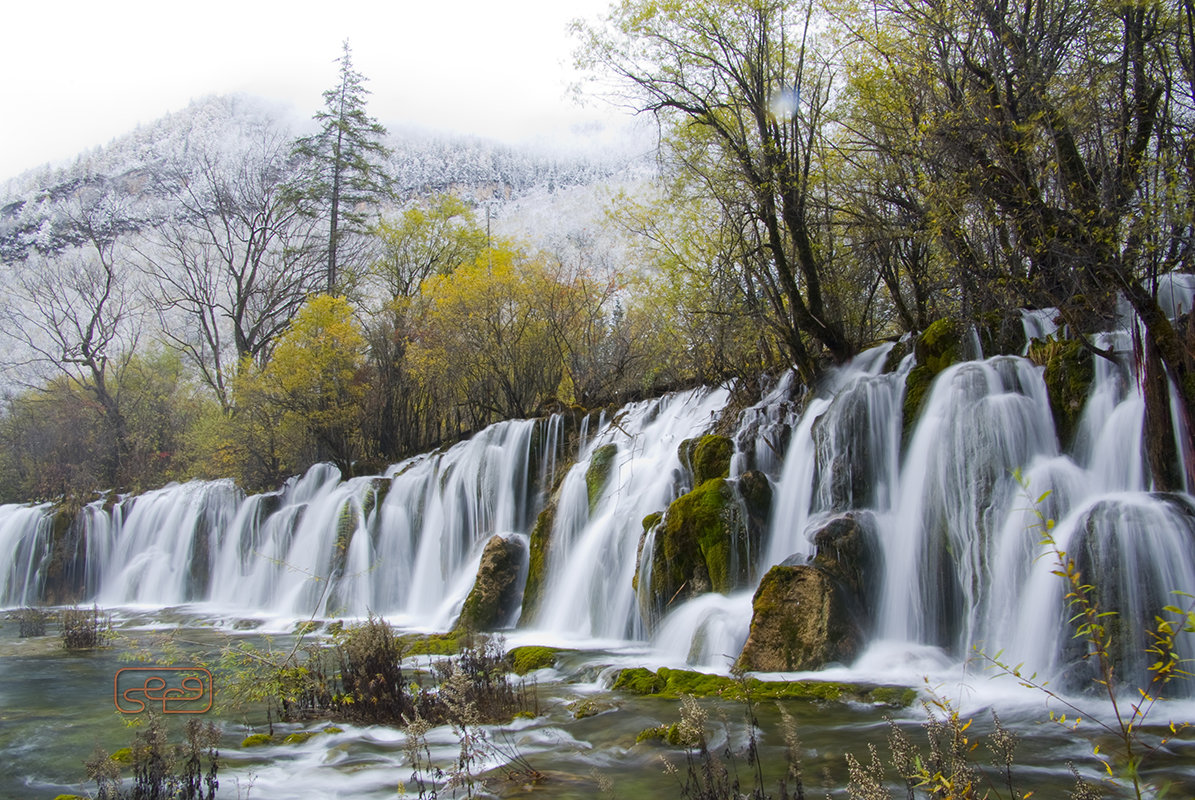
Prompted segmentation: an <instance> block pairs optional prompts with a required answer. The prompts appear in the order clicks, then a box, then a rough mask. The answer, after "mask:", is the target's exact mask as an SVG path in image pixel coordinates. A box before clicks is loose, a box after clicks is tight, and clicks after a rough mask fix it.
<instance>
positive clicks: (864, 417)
mask: <svg viewBox="0 0 1195 800" xmlns="http://www.w3.org/2000/svg"><path fill="white" fill-rule="evenodd" d="M1180 288H1181V287H1180ZM1176 294H1177V293H1176ZM1174 302H1175V305H1176V306H1177V305H1181V301H1180V300H1175V301H1174ZM1030 320H1032V324H1031V323H1030ZM1025 325H1026V328H1027V329H1028V328H1030V327H1032V328H1033V329H1034V330H1037V329H1039V328H1042V329H1044V328H1043V326H1044V325H1045V317H1044V316H1042V315H1039V316H1032V317H1029V316H1027V317H1026V322H1025ZM1127 339H1128V337H1127V336H1126V335H1123V334H1121V335H1117V336H1112V335H1109V336H1106V337H1104V338H1102V339H1101V340H1100V341H1099V342H1098V344H1099V346H1100V347H1102V348H1112V349H1117V350H1119V351H1121V352H1123V351H1124V350H1125V349H1127V347H1128V342H1127ZM889 356H890V352H889V348H881V349H877V350H873V351H869V352H868V353H865V354H864V355H863V356H861V357H860V358H858V359H856V360H855V361H854V362H853V363H851V364H848V365H845V366H843V367H840V368H837V369H835V370H832V371H831V372H830V373H829V374H828V375H827V377H826V378H825V380H824V381H823V383H822V384H821V385H820V386H818V387H816V388H815V389H813V390H811V391H810V393H809V394H808V396H806V397H805V398H804V399H803V406H804V407H803V409H802V410H801V412H800V413H797V411H796V408H795V404H794V401H793V400H792V399H791V398H792V396H793V395H794V388H793V387H794V378H793V377H792V376H791V375H788V376H784V377H782V378H781V379H780V380H779V381H778V382H777V383H776V385H775V387H774V388H773V389H772V390H771V391H770V392H769V393H768V394H767V396H766V397H765V398H764V400H762V401H761V402H760V403H759V404H757V405H756V406H755V407H753V408H751V409H749V410H748V411H747V412H746V413H744V414H743V415H742V418H741V427H740V429H739V431H738V432H737V433H736V435H735V437H734V441H735V443H736V452H735V453H734V455H733V457H732V459H731V467H730V481H731V483H734V482H735V481H737V480H741V479H743V478H744V476H745V475H746V474H747V473H748V472H749V471H752V470H755V471H758V472H759V473H762V474H763V475H765V476H766V477H767V479H768V481H770V483H771V484H772V487H773V490H774V493H773V501H772V506H771V516H770V520H769V521H768V525H767V531H766V536H765V538H764V539H763V542H762V551H761V552H760V553H759V555H758V562H757V563H756V564H755V569H754V570H753V574H754V575H755V576H762V575H763V574H764V573H765V572H766V571H767V570H768V568H770V567H771V566H773V565H776V564H780V563H781V562H784V561H785V560H786V559H795V560H796V561H797V562H800V561H802V560H804V559H807V558H809V557H811V556H813V554H814V543H813V542H812V538H811V537H812V535H813V533H814V532H816V530H817V529H818V528H819V527H820V526H821V524H822V523H824V522H827V521H829V520H830V519H831V518H833V517H834V516H835V515H838V514H842V513H845V512H848V511H849V512H860V511H866V512H869V513H868V519H869V520H870V522H869V524H872V525H873V527H874V532H875V535H876V540H877V542H878V544H877V545H876V547H877V548H878V551H879V552H877V553H876V554H875V556H876V557H875V558H874V559H873V561H872V563H873V564H874V565H876V566H875V569H876V570H877V571H876V573H875V574H872V575H870V576H869V582H870V583H871V584H872V585H873V587H874V591H875V600H874V607H871V608H870V611H871V612H872V613H873V616H874V618H873V619H871V620H870V629H869V631H868V632H869V635H870V637H871V641H872V642H873V643H874V644H875V646H876V647H881V646H882V647H884V648H889V650H887V651H886V652H892V649H893V648H895V649H899V648H900V647H906V648H909V649H916V648H925V647H937V648H940V649H941V652H942V653H944V654H946V655H948V656H949V657H950V658H954V659H960V658H963V657H965V656H966V655H967V654H968V652H969V651H970V649H971V648H973V647H979V648H982V649H983V650H984V651H985V652H995V651H998V650H1003V651H1005V652H1006V654H1007V655H1008V657H1010V658H1014V659H1015V660H1016V661H1024V662H1026V663H1027V664H1028V665H1030V667H1031V668H1033V669H1038V670H1041V671H1043V672H1044V673H1050V672H1053V673H1058V674H1070V673H1074V672H1076V670H1077V669H1078V667H1077V666H1076V665H1078V664H1080V663H1081V655H1082V654H1081V653H1077V652H1076V651H1074V649H1073V645H1068V644H1067V643H1068V642H1069V636H1068V635H1067V634H1066V633H1065V631H1063V630H1062V628H1063V627H1064V625H1063V622H1064V620H1065V619H1066V616H1067V615H1066V607H1065V603H1064V601H1063V598H1062V594H1063V592H1062V587H1061V585H1060V582H1059V580H1058V579H1057V577H1056V576H1053V575H1052V574H1051V569H1052V567H1053V565H1054V559H1055V556H1054V554H1053V553H1052V551H1051V549H1050V547H1049V546H1048V545H1047V544H1043V543H1042V529H1041V527H1040V526H1041V524H1042V522H1043V520H1044V519H1051V520H1056V521H1057V527H1056V528H1055V538H1056V541H1057V543H1058V547H1060V548H1061V549H1063V550H1066V551H1067V552H1068V553H1071V554H1072V555H1073V556H1074V557H1075V558H1077V559H1079V560H1080V562H1081V563H1082V564H1084V565H1086V568H1087V569H1092V570H1097V571H1099V572H1101V573H1104V572H1107V573H1110V577H1109V579H1108V580H1109V586H1108V588H1107V590H1106V593H1104V594H1101V597H1100V599H1101V602H1102V603H1106V604H1108V605H1109V606H1115V607H1116V608H1117V609H1119V610H1121V613H1123V614H1124V615H1126V617H1128V618H1131V619H1145V620H1148V619H1150V618H1151V615H1152V614H1153V613H1155V612H1156V610H1157V609H1159V608H1160V607H1161V606H1162V605H1165V604H1167V603H1168V602H1169V601H1168V600H1167V599H1166V598H1167V596H1166V593H1167V592H1169V591H1171V590H1184V591H1192V590H1195V585H1193V584H1195V565H1193V564H1192V560H1191V553H1192V550H1193V549H1195V548H1193V546H1192V542H1193V541H1195V512H1193V511H1192V501H1191V498H1189V497H1188V496H1186V495H1170V496H1158V495H1154V494H1150V493H1149V477H1148V471H1147V469H1146V465H1145V461H1144V458H1143V457H1142V435H1143V434H1142V430H1143V425H1142V419H1143V415H1144V403H1143V402H1142V400H1141V394H1140V391H1139V389H1138V388H1137V387H1136V385H1135V383H1134V381H1133V372H1132V369H1131V368H1130V367H1129V366H1128V365H1127V364H1126V363H1115V362H1112V361H1109V360H1107V359H1102V358H1096V359H1095V360H1094V363H1095V368H1094V370H1093V373H1094V380H1093V382H1092V385H1091V389H1090V392H1089V394H1088V397H1087V400H1086V404H1085V406H1084V412H1083V414H1082V416H1081V418H1080V420H1079V422H1078V424H1077V425H1075V426H1074V431H1075V432H1074V436H1073V442H1062V443H1059V441H1058V436H1057V434H1056V432H1055V427H1054V420H1053V417H1052V414H1051V410H1050V405H1049V402H1048V399H1047V393H1046V387H1045V383H1044V380H1043V376H1042V370H1041V368H1040V367H1036V366H1034V365H1033V364H1032V363H1031V362H1030V361H1028V360H1027V359H1026V358H1022V357H1013V356H997V357H995V358H991V359H987V360H983V361H972V362H964V363H959V364H955V365H953V366H951V367H948V368H946V369H945V370H943V371H942V372H941V374H939V375H938V377H937V378H936V379H935V381H934V383H933V384H932V386H931V387H930V389H929V391H928V393H927V395H926V397H925V399H924V401H923V408H922V409H921V412H920V415H919V417H918V422H917V424H916V428H915V429H914V430H911V431H904V430H902V419H903V416H904V413H905V412H906V409H905V408H904V401H905V398H904V387H905V380H906V376H907V375H908V373H909V369H910V368H911V365H912V361H911V358H906V359H905V360H903V361H902V362H901V365H900V367H899V368H897V369H896V370H894V371H893V370H891V369H889V370H888V371H885V366H886V365H887V364H888V363H889V362H890V361H891V359H890V357H889ZM728 398H729V391H728V390H727V389H724V388H721V389H715V390H708V389H702V390H694V391H689V392H681V393H677V394H674V395H669V396H667V397H663V398H659V399H656V400H651V401H646V402H641V403H635V404H632V405H631V406H628V407H627V408H625V409H623V410H622V411H621V412H619V413H617V414H615V415H614V416H613V418H612V419H606V418H605V417H604V416H603V417H602V418H601V419H600V420H599V421H598V422H597V423H596V424H593V425H592V429H591V427H590V424H591V423H590V418H589V417H585V418H583V419H581V420H580V421H579V422H580V424H579V429H578V428H574V429H572V430H571V432H570V433H569V434H568V435H566V433H565V430H564V426H563V422H562V418H561V417H559V416H557V417H554V418H552V419H550V420H540V421H511V422H505V423H500V424H498V425H494V426H492V427H490V428H488V429H486V430H484V431H482V432H480V433H478V434H477V435H476V436H474V437H473V438H472V439H470V440H468V441H465V442H461V443H459V444H457V445H455V446H453V447H451V448H448V449H446V450H444V451H442V452H438V453H434V454H428V455H424V456H420V457H416V458H413V459H411V460H409V461H406V462H403V463H402V464H398V465H396V466H394V467H392V468H391V469H390V470H389V471H388V472H387V473H386V474H385V475H381V476H373V477H362V478H354V479H352V480H348V481H344V480H342V479H341V476H340V475H339V473H338V472H337V471H336V470H335V469H334V468H332V467H330V466H328V465H320V466H317V467H314V468H313V469H312V470H310V471H309V472H308V473H307V474H306V475H304V476H302V477H301V478H298V479H295V480H293V481H292V482H290V483H289V484H288V485H287V486H285V487H284V488H283V489H281V490H280V491H278V492H273V493H268V494H263V495H255V496H250V497H245V496H244V495H243V494H242V493H241V492H240V491H239V490H238V489H237V488H236V487H235V486H233V485H232V484H231V483H230V482H228V481H214V482H192V483H188V484H183V485H179V486H171V487H167V488H164V489H161V490H158V491H155V492H149V493H146V494H144V495H142V496H139V497H136V498H126V499H124V500H122V501H120V502H117V503H115V504H110V505H104V504H103V503H100V502H97V503H95V504H93V505H91V506H88V507H86V508H85V509H84V510H83V511H82V512H81V513H80V515H79V517H78V518H77V520H76V523H75V525H74V529H75V530H77V531H80V532H81V539H82V540H85V542H86V547H85V550H84V549H80V551H79V552H85V553H86V563H85V565H84V567H85V568H83V569H80V570H79V578H80V584H81V589H82V593H81V595H80V599H86V600H91V599H94V600H95V601H97V602H99V603H102V604H104V605H134V604H136V605H157V606H162V605H176V604H181V603H201V604H206V605H208V606H211V607H213V608H217V609H222V610H223V612H224V613H232V614H237V615H242V614H248V615H271V616H278V617H283V618H290V619H294V618H297V617H306V616H309V615H313V614H314V615H319V616H335V615H347V616H364V615H365V614H367V613H370V612H375V613H381V614H384V615H386V616H388V617H390V618H391V619H394V620H395V621H397V622H399V623H400V624H404V625H409V626H416V627H424V628H440V629H443V628H446V627H448V626H450V625H451V624H452V622H453V619H454V617H455V615H456V613H457V612H458V610H459V608H460V605H461V603H462V602H463V599H464V596H465V594H466V593H467V592H468V590H469V588H470V584H471V582H472V579H473V576H474V574H475V571H476V569H477V565H478V562H479V560H480V557H481V552H482V549H483V548H484V545H485V543H486V542H487V541H488V540H489V538H490V537H491V536H494V535H504V536H511V535H514V536H526V534H527V533H528V532H529V529H530V526H531V523H532V521H533V520H534V519H535V518H536V515H537V513H538V511H539V510H540V508H541V507H542V506H543V505H544V504H545V503H546V502H548V500H549V498H548V496H547V494H548V492H549V491H550V490H551V489H552V488H553V487H556V488H555V496H554V497H553V498H552V502H553V504H554V515H553V520H554V522H553V527H552V535H551V542H552V544H551V547H550V549H549V551H548V560H547V568H546V573H545V575H546V578H545V581H546V582H545V584H544V587H543V596H542V599H541V601H540V603H539V604H538V613H537V615H536V617H535V618H533V619H529V620H523V621H522V624H523V626H524V627H530V628H534V629H538V630H539V631H541V632H545V633H550V634H551V635H552V636H554V637H561V638H568V639H570V640H572V641H579V642H585V641H594V640H598V639H602V640H608V639H619V640H625V639H632V640H638V641H643V640H645V639H646V638H647V637H648V634H649V626H648V625H645V624H644V619H645V618H647V617H651V614H650V613H647V612H645V608H646V607H641V604H640V599H641V598H644V597H647V596H648V593H647V592H646V590H645V587H650V586H651V585H652V582H653V580H654V579H655V576H653V575H652V571H651V570H652V559H651V558H649V557H647V556H645V555H643V554H644V553H651V552H652V551H653V546H654V544H655V538H654V537H655V536H656V535H657V532H658V531H657V529H655V528H653V527H652V526H649V527H648V530H647V531H646V533H645V531H644V527H643V521H644V518H645V517H646V516H648V515H651V514H653V513H655V512H660V511H663V510H664V509H666V508H668V506H669V504H670V503H671V502H672V501H673V500H675V499H676V498H677V497H679V496H680V495H681V494H683V493H684V492H687V491H689V490H690V489H692V488H693V487H691V486H689V485H688V483H689V480H690V476H689V475H688V473H687V471H686V470H685V468H683V467H682V465H681V463H680V457H679V455H678V452H677V449H678V446H679V444H680V443H681V442H682V441H683V440H685V439H690V438H693V437H695V436H698V435H700V434H702V433H705V432H707V431H708V430H710V429H711V428H712V427H713V425H714V423H715V421H716V418H717V416H718V414H719V413H720V412H721V411H722V409H723V408H724V406H725V405H726V403H727V401H728ZM570 437H571V441H566V440H570ZM786 438H787V442H786ZM570 444H571V446H573V447H576V448H577V458H576V460H575V463H572V466H571V467H568V469H567V471H565V472H564V475H563V477H562V478H561V479H559V480H556V474H557V472H558V471H564V470H565V467H566V466H567V465H568V464H569V463H570V460H569V459H567V458H565V455H564V453H565V450H566V448H567V447H568V446H569V445H570ZM1060 444H1061V446H1060ZM1064 447H1065V448H1066V449H1064ZM782 451H783V453H782V455H783V457H782V458H781V457H780V456H781V452H782ZM602 459H605V462H606V463H605V466H604V467H603V469H604V470H605V471H604V472H603V473H602V474H601V475H598V476H597V477H596V478H595V477H594V475H593V469H594V465H595V462H597V461H600V460H602ZM1018 474H1019V478H1018V477H1017V476H1018ZM587 477H588V478H590V480H587ZM54 521H55V518H54V517H53V515H52V513H51V511H50V509H49V508H48V507H44V506H0V553H3V554H4V556H3V558H4V561H3V562H2V563H0V580H2V581H3V583H2V584H0V602H3V603H4V604H5V605H10V606H11V605H21V604H30V603H34V602H37V601H39V600H41V599H44V597H45V588H46V581H47V574H48V572H47V568H48V565H49V564H50V562H51V561H53V560H54V559H55V558H57V559H59V561H61V554H52V553H51V539H52V537H51V535H50V534H51V532H52V529H53V528H54ZM641 546H642V553H641V552H640V547H641ZM1109 565H1116V566H1115V567H1111V566H1109ZM636 571H638V575H637V576H636ZM636 577H637V581H638V583H637V584H636ZM636 585H637V586H638V595H637V594H636V589H635V586H636ZM748 588H749V587H748ZM869 602H871V601H870V600H869ZM647 611H650V609H647ZM750 616H751V611H750V593H749V591H745V592H744V591H737V590H736V591H734V593H733V594H731V595H730V596H723V595H718V594H713V593H711V594H707V595H702V596H698V597H696V598H694V599H692V600H690V601H688V602H686V603H681V604H679V605H677V606H676V607H675V608H673V609H672V611H671V612H670V613H669V615H668V616H667V617H665V618H663V619H660V620H655V619H654V618H652V620H651V621H652V623H653V624H652V625H651V626H650V628H651V630H650V635H651V643H652V645H653V646H654V647H655V648H656V649H657V651H658V652H659V653H661V654H663V657H664V658H666V659H668V660H672V661H678V662H687V663H691V664H699V665H713V666H720V667H724V666H726V665H727V663H728V662H729V661H730V660H732V659H733V658H734V654H735V651H736V649H737V648H738V647H740V646H741V644H742V642H743V641H744V640H745V638H746V632H747V628H748V625H749V622H750ZM1119 641H1120V642H1121V643H1122V645H1123V646H1121V650H1120V651H1119V655H1118V658H1120V659H1121V660H1122V661H1123V662H1124V663H1126V664H1131V665H1135V666H1132V668H1134V669H1140V668H1141V664H1140V663H1139V659H1137V660H1136V661H1134V659H1135V658H1136V656H1134V655H1133V654H1134V653H1137V654H1139V653H1140V652H1141V650H1142V649H1143V648H1142V646H1141V642H1140V641H1138V640H1136V639H1132V638H1130V637H1122V639H1121V640H1119Z"/></svg>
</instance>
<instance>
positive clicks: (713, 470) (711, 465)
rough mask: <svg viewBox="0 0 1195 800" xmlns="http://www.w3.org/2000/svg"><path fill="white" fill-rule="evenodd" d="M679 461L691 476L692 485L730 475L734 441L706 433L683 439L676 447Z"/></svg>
mask: <svg viewBox="0 0 1195 800" xmlns="http://www.w3.org/2000/svg"><path fill="white" fill-rule="evenodd" d="M677 455H678V456H680V462H681V464H682V465H683V466H684V468H685V469H687V470H688V471H689V474H690V475H692V476H693V485H694V486H699V485H700V484H703V483H705V482H706V481H709V480H713V479H714V478H726V477H728V476H729V475H730V459H731V456H733V455H734V442H732V441H731V440H730V439H728V438H726V437H725V436H719V435H717V434H715V433H707V434H706V435H704V436H699V437H697V438H696V439H685V440H684V441H683V442H681V443H680V447H678V448H677Z"/></svg>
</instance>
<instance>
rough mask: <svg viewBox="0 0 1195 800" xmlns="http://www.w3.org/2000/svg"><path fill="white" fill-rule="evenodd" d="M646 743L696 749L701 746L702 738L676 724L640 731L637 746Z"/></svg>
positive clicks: (636, 740) (636, 738)
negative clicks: (659, 743)
mask: <svg viewBox="0 0 1195 800" xmlns="http://www.w3.org/2000/svg"><path fill="white" fill-rule="evenodd" d="M644 742H661V743H663V744H667V745H670V746H672V747H696V746H697V745H698V744H700V737H699V736H698V735H697V732H696V731H694V730H691V729H689V728H687V727H685V728H682V727H681V724H680V723H679V722H674V723H672V724H671V725H657V726H655V727H654V728H645V729H643V730H641V731H639V733H637V734H636V735H635V744H642V743H644Z"/></svg>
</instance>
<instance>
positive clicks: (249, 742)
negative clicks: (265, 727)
mask: <svg viewBox="0 0 1195 800" xmlns="http://www.w3.org/2000/svg"><path fill="white" fill-rule="evenodd" d="M273 743H274V737H273V736H271V735H270V734H268V733H251V734H249V735H248V736H246V737H245V738H244V739H242V740H241V747H262V746H264V745H267V744H273Z"/></svg>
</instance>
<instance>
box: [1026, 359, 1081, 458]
mask: <svg viewBox="0 0 1195 800" xmlns="http://www.w3.org/2000/svg"><path fill="white" fill-rule="evenodd" d="M1029 359H1030V360H1031V361H1033V362H1034V363H1035V364H1039V365H1042V366H1044V367H1045V372H1044V375H1043V378H1044V379H1045V382H1046V392H1047V394H1048V395H1049V398H1050V411H1051V412H1052V414H1053V416H1054V426H1055V428H1056V430H1057V431H1058V439H1059V441H1060V442H1061V443H1062V444H1063V446H1066V445H1068V444H1069V443H1070V442H1071V441H1072V440H1073V439H1074V436H1075V433H1076V432H1077V431H1078V428H1079V420H1080V418H1081V417H1082V415H1083V405H1084V404H1085V403H1086V402H1087V395H1088V393H1089V392H1090V391H1091V383H1092V381H1093V380H1095V362H1094V358H1093V357H1092V355H1091V352H1090V351H1089V350H1088V349H1087V348H1085V347H1084V346H1083V345H1082V344H1081V343H1080V342H1079V341H1078V340H1071V341H1065V342H1064V341H1061V340H1058V339H1046V340H1035V341H1034V342H1033V343H1032V344H1031V345H1030V346H1029Z"/></svg>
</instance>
